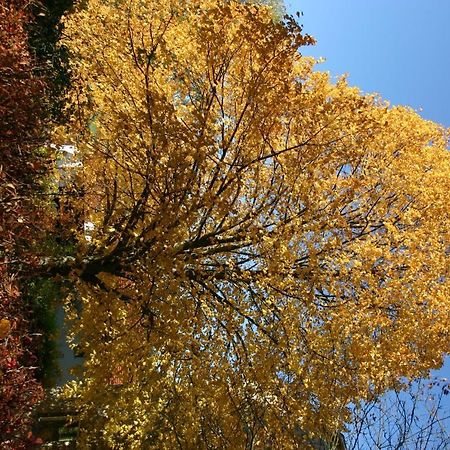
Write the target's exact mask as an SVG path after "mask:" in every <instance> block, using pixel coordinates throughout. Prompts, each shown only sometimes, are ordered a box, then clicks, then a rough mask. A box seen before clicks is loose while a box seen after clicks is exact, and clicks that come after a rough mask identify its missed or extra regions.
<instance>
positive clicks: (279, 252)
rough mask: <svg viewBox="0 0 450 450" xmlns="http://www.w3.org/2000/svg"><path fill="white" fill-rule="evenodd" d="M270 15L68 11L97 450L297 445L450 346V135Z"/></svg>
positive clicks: (85, 418) (88, 386)
mask: <svg viewBox="0 0 450 450" xmlns="http://www.w3.org/2000/svg"><path fill="white" fill-rule="evenodd" d="M271 14H272V13H271V10H270V9H269V8H266V7H257V6H254V5H253V6H252V5H248V4H241V3H239V2H234V1H229V2H225V1H220V0H199V1H195V2H194V1H188V0H171V1H170V0H146V1H139V0H129V1H128V0H117V1H114V2H113V1H109V0H89V1H88V2H84V1H83V2H81V3H80V5H79V7H78V9H77V10H76V12H74V13H73V14H71V15H70V16H68V17H67V18H66V19H65V36H66V37H65V39H64V40H63V45H66V46H67V47H68V49H69V51H70V54H71V61H72V63H71V64H72V67H71V70H72V76H73V89H72V91H71V93H70V96H69V98H68V110H69V111H70V112H71V114H72V120H71V122H70V124H69V125H68V126H67V127H66V128H65V129H60V130H58V131H57V133H56V137H55V139H60V141H61V143H63V142H72V143H76V144H77V146H78V149H79V151H80V154H81V156H82V159H83V164H84V166H83V171H82V174H81V175H80V180H81V181H80V182H81V183H82V184H83V189H84V192H85V195H84V196H83V197H82V198H81V199H79V200H77V202H78V203H77V204H76V205H75V206H76V207H77V208H78V209H79V210H83V211H84V214H85V217H86V220H90V221H91V222H93V223H94V224H95V230H94V232H93V235H92V237H93V239H92V241H91V242H89V243H86V242H85V239H84V238H83V236H80V247H79V255H78V257H77V259H76V261H77V263H76V264H78V266H76V267H74V270H73V272H72V274H74V275H73V276H76V282H77V283H76V285H77V289H78V294H77V295H78V296H79V297H80V298H81V299H82V306H83V307H82V312H81V313H79V314H80V318H79V319H76V320H74V328H73V331H74V333H75V334H76V335H77V336H78V337H77V339H78V341H79V342H81V346H82V348H83V350H84V352H85V355H86V362H85V371H84V374H85V376H84V379H83V381H82V382H81V383H80V384H79V386H70V392H71V394H73V395H75V396H77V398H79V401H80V404H81V406H82V411H83V412H82V416H81V419H82V420H81V423H82V428H83V430H84V431H83V432H82V434H81V437H80V439H81V443H82V445H85V446H86V448H95V445H100V442H101V443H102V445H107V446H109V447H111V448H123V449H133V448H139V449H140V448H157V449H165V448H167V449H173V448H178V447H180V448H186V449H198V448H226V449H235V448H277V449H278V448H280V449H288V448H302V447H299V445H300V442H301V439H302V436H303V432H304V431H308V432H310V433H318V434H322V435H325V436H326V435H327V430H328V431H330V430H339V429H342V427H343V426H344V423H345V420H346V419H347V418H348V414H347V405H348V404H349V403H350V402H355V401H358V400H360V399H364V398H368V397H370V396H371V395H372V394H373V393H380V392H383V391H384V390H386V389H389V388H390V387H392V386H395V385H397V384H398V382H399V380H400V379H401V377H408V378H413V377H417V376H421V375H424V374H426V373H427V371H428V370H429V369H431V368H436V367H439V366H440V364H441V363H442V356H443V354H445V353H446V352H448V351H449V332H448V330H449V325H450V323H449V319H450V317H449V313H448V311H449V307H450V305H449V286H450V284H449V283H450V280H449V267H450V265H449V247H448V246H449V242H450V239H449V238H450V236H449V230H450V227H449V215H450V210H449V202H448V194H447V193H448V192H450V176H449V175H450V157H449V153H448V150H447V135H446V131H445V130H444V129H442V128H441V127H440V126H438V125H436V124H434V123H431V122H428V121H425V120H423V119H421V118H420V117H419V116H418V115H417V114H416V113H415V112H414V111H412V110H410V109H408V108H400V107H394V108H390V107H389V106H388V105H387V104H386V103H384V102H383V101H382V100H380V99H379V98H378V97H376V96H372V95H362V94H361V93H360V92H359V90H358V89H356V88H352V87H349V86H348V85H347V83H346V81H345V79H342V80H340V81H339V82H338V83H337V84H331V83H330V81H329V79H328V76H327V75H326V74H324V73H320V72H316V71H314V61H313V60H311V59H310V58H305V57H302V56H301V54H300V53H299V52H298V48H299V46H302V45H306V44H308V43H311V42H312V40H311V38H309V37H307V36H306V37H305V36H303V35H302V34H301V30H300V29H299V27H298V26H297V25H296V24H295V23H294V22H293V21H287V22H285V23H284V24H281V23H275V22H274V21H273V20H272V15H271ZM75 274H76V275H75ZM75 316H77V314H75V313H74V317H75ZM68 390H69V388H68ZM96 443H97V444H96ZM105 443H106V444H105ZM302 445H303V444H302ZM99 448H100V447H99Z"/></svg>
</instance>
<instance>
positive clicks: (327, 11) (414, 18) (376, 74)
mask: <svg viewBox="0 0 450 450" xmlns="http://www.w3.org/2000/svg"><path fill="white" fill-rule="evenodd" d="M285 4H286V7H287V10H288V12H289V13H291V14H293V13H295V12H296V11H300V12H303V16H302V17H301V18H300V19H299V21H300V23H302V24H303V26H304V31H305V32H306V33H308V34H311V35H312V36H314V37H315V38H316V40H317V44H316V46H314V47H309V48H304V49H303V51H302V53H303V54H305V55H311V56H315V57H324V58H325V59H326V62H325V63H324V64H321V66H320V67H319V69H320V70H324V71H329V72H330V73H331V75H332V76H338V75H342V74H344V73H346V74H348V77H349V78H348V79H349V82H350V84H351V85H355V86H358V87H359V88H361V89H362V90H363V91H364V92H378V93H379V94H380V95H381V96H382V97H383V98H384V99H386V100H389V101H390V102H391V104H402V105H408V106H411V107H413V108H414V109H419V108H421V109H422V111H421V113H420V114H421V115H422V116H423V117H425V118H427V119H431V120H434V121H436V122H439V123H441V124H442V125H444V126H446V127H450V0H285ZM437 375H440V376H445V377H447V378H450V358H447V362H446V365H445V367H444V368H442V369H441V370H440V371H439V372H437ZM449 403H450V401H449ZM449 407H450V405H449Z"/></svg>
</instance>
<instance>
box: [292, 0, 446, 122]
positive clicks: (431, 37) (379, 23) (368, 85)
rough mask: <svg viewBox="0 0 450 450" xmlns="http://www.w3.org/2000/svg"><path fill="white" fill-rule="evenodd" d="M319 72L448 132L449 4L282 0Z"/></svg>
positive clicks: (442, 0) (443, 1)
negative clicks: (305, 36)
mask: <svg viewBox="0 0 450 450" xmlns="http://www.w3.org/2000/svg"><path fill="white" fill-rule="evenodd" d="M285 4H286V6H287V9H288V12H290V13H294V12H295V11H302V12H303V13H304V15H303V17H301V19H300V22H301V23H303V25H304V30H305V32H307V33H309V34H311V35H313V36H314V37H315V38H316V39H317V45H316V46H315V47H311V48H308V49H304V51H303V53H304V54H309V55H313V56H317V57H318V56H323V57H324V58H326V63H324V64H323V65H322V70H326V71H330V73H331V74H332V75H341V74H344V73H348V74H349V81H350V83H351V84H352V85H356V86H358V87H360V88H361V89H362V90H363V91H365V92H378V93H380V94H381V96H382V97H383V98H385V99H386V100H389V101H391V103H393V104H403V105H409V106H411V107H413V108H414V109H418V108H422V109H423V111H422V113H421V114H422V116H423V117H425V118H427V119H432V120H434V121H436V122H439V123H441V124H442V125H444V126H446V127H450V76H449V73H450V0H285Z"/></svg>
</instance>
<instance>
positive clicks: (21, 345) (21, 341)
mask: <svg viewBox="0 0 450 450" xmlns="http://www.w3.org/2000/svg"><path fill="white" fill-rule="evenodd" d="M30 313H31V311H29V310H27V308H26V306H25V304H24V302H23V301H21V298H20V293H19V290H18V286H17V282H16V280H14V279H13V278H12V277H9V276H8V275H7V274H6V273H5V270H4V269H3V268H2V267H0V317H1V320H2V321H3V325H4V326H3V327H0V393H1V394H0V442H1V445H2V447H1V448H2V449H25V448H30V446H31V445H33V440H34V439H33V437H32V435H31V434H30V432H29V430H30V427H31V417H30V414H31V407H32V406H33V405H34V404H35V403H37V402H38V401H40V400H41V399H42V398H43V388H42V386H41V385H40V383H38V382H37V381H36V380H35V379H34V369H35V367H34V364H35V363H36V357H35V355H34V354H33V347H34V342H35V339H34V336H31V335H30V333H29V329H30V327H29V321H30Z"/></svg>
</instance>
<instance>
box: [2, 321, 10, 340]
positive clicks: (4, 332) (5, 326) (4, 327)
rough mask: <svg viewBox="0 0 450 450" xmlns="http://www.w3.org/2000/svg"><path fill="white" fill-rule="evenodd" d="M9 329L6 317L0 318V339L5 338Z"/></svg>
mask: <svg viewBox="0 0 450 450" xmlns="http://www.w3.org/2000/svg"><path fill="white" fill-rule="evenodd" d="M10 330H11V322H10V321H9V320H8V319H1V320H0V339H5V338H6V337H7V336H8V334H9V332H10Z"/></svg>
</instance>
